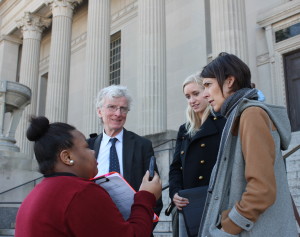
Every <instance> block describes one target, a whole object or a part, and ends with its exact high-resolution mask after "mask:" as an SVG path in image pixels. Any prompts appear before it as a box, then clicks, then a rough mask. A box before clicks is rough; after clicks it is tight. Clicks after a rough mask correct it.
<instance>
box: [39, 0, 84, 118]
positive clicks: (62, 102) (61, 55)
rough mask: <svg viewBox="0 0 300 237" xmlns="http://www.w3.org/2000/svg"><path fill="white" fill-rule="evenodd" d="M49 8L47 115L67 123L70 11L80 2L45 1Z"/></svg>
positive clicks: (71, 15) (68, 0) (70, 0)
mask: <svg viewBox="0 0 300 237" xmlns="http://www.w3.org/2000/svg"><path fill="white" fill-rule="evenodd" d="M44 1H45V4H48V5H50V7H51V9H52V15H53V19H52V33H51V45H50V58H49V77H48V87H47V98H46V116H47V117H48V118H49V120H50V121H51V122H58V121H59V122H67V115H68V98H69V77H70V57H71V31H72V18H73V10H74V7H75V5H76V4H78V3H80V2H81V1H82V0H44Z"/></svg>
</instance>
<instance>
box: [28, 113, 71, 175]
mask: <svg viewBox="0 0 300 237" xmlns="http://www.w3.org/2000/svg"><path fill="white" fill-rule="evenodd" d="M75 129H76V128H75V127H73V126H71V125H69V124H66V123H59V122H57V123H51V124H50V123H49V120H48V119H47V118H46V117H43V116H41V117H32V118H31V119H30V125H29V128H28V129H27V132H26V136H27V138H28V140H29V141H34V153H35V157H36V159H37V162H38V165H39V171H40V172H41V173H42V174H51V173H53V172H54V166H55V163H56V162H57V158H58V155H59V153H60V152H61V151H62V150H64V149H68V148H71V147H72V146H73V142H72V140H73V136H72V134H71V131H74V130H75Z"/></svg>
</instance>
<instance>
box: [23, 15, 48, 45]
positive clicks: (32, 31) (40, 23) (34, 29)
mask: <svg viewBox="0 0 300 237" xmlns="http://www.w3.org/2000/svg"><path fill="white" fill-rule="evenodd" d="M50 23H51V19H48V18H45V17H41V16H38V15H35V14H33V13H30V12H25V14H24V16H23V17H22V18H21V19H19V20H17V26H18V28H20V29H21V30H22V33H23V38H24V39H36V40H40V39H41V35H42V31H43V30H44V28H46V27H48V26H49V25H50Z"/></svg>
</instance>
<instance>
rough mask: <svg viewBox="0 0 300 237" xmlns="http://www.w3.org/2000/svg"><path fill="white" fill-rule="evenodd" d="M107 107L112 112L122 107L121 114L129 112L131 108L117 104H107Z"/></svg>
mask: <svg viewBox="0 0 300 237" xmlns="http://www.w3.org/2000/svg"><path fill="white" fill-rule="evenodd" d="M106 108H107V109H108V111H110V112H116V111H118V109H120V112H121V114H127V113H128V111H129V109H128V108H127V107H118V106H116V105H107V106H106Z"/></svg>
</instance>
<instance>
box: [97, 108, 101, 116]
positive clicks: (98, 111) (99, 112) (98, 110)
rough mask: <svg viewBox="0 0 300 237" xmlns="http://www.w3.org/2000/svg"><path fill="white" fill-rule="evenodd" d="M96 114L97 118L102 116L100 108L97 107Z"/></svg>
mask: <svg viewBox="0 0 300 237" xmlns="http://www.w3.org/2000/svg"><path fill="white" fill-rule="evenodd" d="M97 115H98V116H99V118H102V111H101V108H97Z"/></svg>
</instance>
